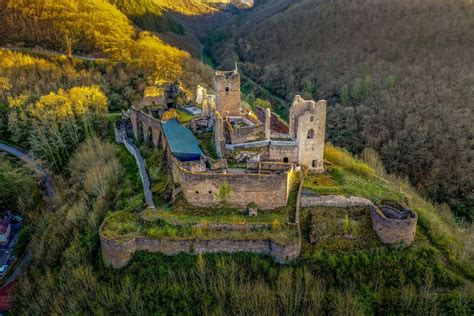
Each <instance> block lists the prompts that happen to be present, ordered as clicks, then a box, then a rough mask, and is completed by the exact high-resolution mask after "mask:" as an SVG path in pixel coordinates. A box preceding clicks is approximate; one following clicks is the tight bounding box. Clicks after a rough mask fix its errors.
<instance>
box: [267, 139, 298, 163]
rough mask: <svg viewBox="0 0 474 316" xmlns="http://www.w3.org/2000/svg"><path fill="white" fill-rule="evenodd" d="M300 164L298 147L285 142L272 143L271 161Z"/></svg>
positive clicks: (270, 150)
mask: <svg viewBox="0 0 474 316" xmlns="http://www.w3.org/2000/svg"><path fill="white" fill-rule="evenodd" d="M285 158H286V159H288V161H287V162H293V163H297V162H298V145H297V144H292V143H288V144H285V143H283V142H271V144H270V147H269V160H271V161H281V162H284V161H285V160H286V159H285Z"/></svg>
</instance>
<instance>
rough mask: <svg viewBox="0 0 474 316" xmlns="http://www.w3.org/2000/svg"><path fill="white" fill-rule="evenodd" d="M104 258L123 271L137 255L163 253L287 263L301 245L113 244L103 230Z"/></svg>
mask: <svg viewBox="0 0 474 316" xmlns="http://www.w3.org/2000/svg"><path fill="white" fill-rule="evenodd" d="M100 242H101V246H102V257H103V260H104V262H105V264H106V265H108V266H112V267H113V268H116V269H118V268H122V267H124V266H125V265H127V263H128V262H129V261H130V259H131V258H132V256H133V254H134V253H135V252H136V251H149V252H161V253H163V254H165V255H167V256H172V255H176V254H179V253H190V254H206V253H218V252H224V253H236V252H250V253H263V254H268V255H270V256H271V257H272V258H273V259H274V260H275V261H277V262H279V263H287V262H289V261H291V260H293V259H295V258H296V257H298V256H299V254H300V246H299V243H298V242H295V243H293V244H289V245H280V244H278V243H277V242H275V241H273V240H262V239H256V240H230V239H218V240H216V239H214V240H200V239H187V240H167V239H151V238H146V237H140V238H132V239H130V240H128V241H114V240H111V239H108V238H106V237H104V236H103V234H102V228H101V230H100Z"/></svg>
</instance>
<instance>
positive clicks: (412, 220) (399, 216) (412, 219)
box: [370, 205, 418, 245]
mask: <svg viewBox="0 0 474 316" xmlns="http://www.w3.org/2000/svg"><path fill="white" fill-rule="evenodd" d="M370 216H371V217H372V227H373V228H374V230H375V232H376V233H377V235H378V236H379V238H380V240H381V241H382V242H383V243H384V244H398V243H401V242H403V243H404V244H406V245H409V244H411V243H412V242H413V240H414V239H415V234H416V223H417V221H418V215H417V214H416V213H415V212H414V211H412V210H410V209H407V208H401V209H395V208H393V207H390V206H380V207H378V206H375V205H372V206H371V207H370Z"/></svg>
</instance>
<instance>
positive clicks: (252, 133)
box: [228, 123, 265, 144]
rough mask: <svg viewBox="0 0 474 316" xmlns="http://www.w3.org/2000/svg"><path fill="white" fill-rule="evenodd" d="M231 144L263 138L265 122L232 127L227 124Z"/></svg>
mask: <svg viewBox="0 0 474 316" xmlns="http://www.w3.org/2000/svg"><path fill="white" fill-rule="evenodd" d="M228 128H229V129H228V131H229V137H230V142H231V144H242V143H250V142H256V141H259V140H265V124H258V125H255V126H244V127H239V128H233V127H232V126H231V125H230V123H229V124H228Z"/></svg>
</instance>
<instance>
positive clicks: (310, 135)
mask: <svg viewBox="0 0 474 316" xmlns="http://www.w3.org/2000/svg"><path fill="white" fill-rule="evenodd" d="M313 138H314V129H310V130H309V131H308V139H313Z"/></svg>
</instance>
